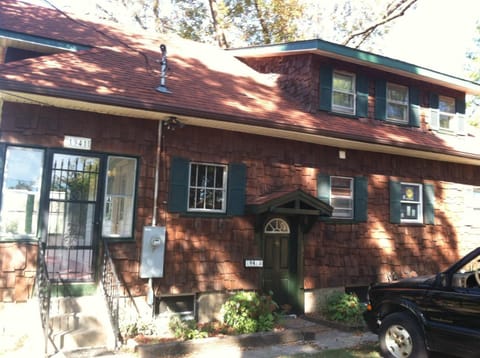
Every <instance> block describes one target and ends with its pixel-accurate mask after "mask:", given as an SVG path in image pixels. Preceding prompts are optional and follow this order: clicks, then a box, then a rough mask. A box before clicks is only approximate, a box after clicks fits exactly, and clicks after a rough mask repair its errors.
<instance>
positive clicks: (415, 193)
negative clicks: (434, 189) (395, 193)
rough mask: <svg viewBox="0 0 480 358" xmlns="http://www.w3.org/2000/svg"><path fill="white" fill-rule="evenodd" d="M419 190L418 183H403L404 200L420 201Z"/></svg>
mask: <svg viewBox="0 0 480 358" xmlns="http://www.w3.org/2000/svg"><path fill="white" fill-rule="evenodd" d="M419 190H420V187H419V186H418V185H408V184H402V200H404V201H416V202H418V201H419V196H420V194H419Z"/></svg>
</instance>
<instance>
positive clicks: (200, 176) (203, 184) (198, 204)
mask: <svg viewBox="0 0 480 358" xmlns="http://www.w3.org/2000/svg"><path fill="white" fill-rule="evenodd" d="M189 182H190V184H189V189H188V192H189V194H188V209H189V210H195V211H197V210H198V211H220V212H225V203H226V200H225V199H226V191H227V167H226V166H225V165H215V164H202V163H191V164H190V181H189Z"/></svg>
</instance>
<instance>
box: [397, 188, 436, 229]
mask: <svg viewBox="0 0 480 358" xmlns="http://www.w3.org/2000/svg"><path fill="white" fill-rule="evenodd" d="M434 203H435V193H434V187H433V185H431V184H419V183H405V182H397V181H390V222H391V223H393V224H422V223H423V224H427V225H433V224H434V223H435V217H434Z"/></svg>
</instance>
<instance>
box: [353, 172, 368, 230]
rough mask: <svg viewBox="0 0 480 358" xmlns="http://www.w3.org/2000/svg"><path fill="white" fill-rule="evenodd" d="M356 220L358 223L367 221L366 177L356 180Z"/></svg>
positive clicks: (354, 210) (356, 178) (354, 208)
mask: <svg viewBox="0 0 480 358" xmlns="http://www.w3.org/2000/svg"><path fill="white" fill-rule="evenodd" d="M353 195H354V207H353V213H354V220H355V221H357V222H366V221H367V209H368V205H367V202H368V179H367V178H365V177H355V179H354V190H353Z"/></svg>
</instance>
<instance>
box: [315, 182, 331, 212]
mask: <svg viewBox="0 0 480 358" xmlns="http://www.w3.org/2000/svg"><path fill="white" fill-rule="evenodd" d="M317 196H318V198H319V199H320V200H321V201H323V202H325V203H327V204H328V205H330V176H329V175H325V174H318V176H317Z"/></svg>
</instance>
